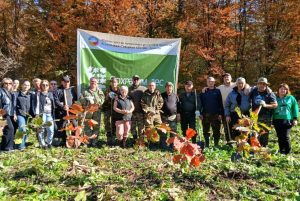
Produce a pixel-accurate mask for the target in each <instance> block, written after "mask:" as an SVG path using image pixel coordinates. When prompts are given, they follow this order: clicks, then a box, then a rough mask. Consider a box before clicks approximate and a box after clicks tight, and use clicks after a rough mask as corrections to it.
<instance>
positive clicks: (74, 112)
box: [69, 109, 82, 114]
mask: <svg viewBox="0 0 300 201" xmlns="http://www.w3.org/2000/svg"><path fill="white" fill-rule="evenodd" d="M69 112H71V113H72V114H80V113H82V112H81V111H78V110H73V109H69Z"/></svg>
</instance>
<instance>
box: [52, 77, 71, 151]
mask: <svg viewBox="0 0 300 201" xmlns="http://www.w3.org/2000/svg"><path fill="white" fill-rule="evenodd" d="M52 93H53V95H54V101H55V119H59V121H58V122H56V126H57V128H56V129H55V130H56V131H55V134H54V139H57V138H60V139H61V143H60V144H61V145H62V146H64V145H65V144H66V138H67V134H66V131H65V130H64V131H60V130H61V129H63V128H64V127H65V126H66V124H67V120H64V119H63V117H65V116H67V114H68V110H69V107H70V106H71V105H72V104H73V103H74V102H75V101H77V93H76V91H75V90H74V87H71V79H70V76H68V75H65V76H63V77H62V79H61V85H60V87H58V88H57V90H56V91H53V92H52ZM71 122H72V123H73V125H74V126H76V125H77V122H76V120H75V119H74V120H72V121H71Z"/></svg>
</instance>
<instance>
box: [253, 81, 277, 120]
mask: <svg viewBox="0 0 300 201" xmlns="http://www.w3.org/2000/svg"><path fill="white" fill-rule="evenodd" d="M249 99H250V102H251V104H252V111H255V110H256V109H257V108H258V107H259V105H260V101H262V100H263V101H265V102H266V104H270V103H277V101H276V96H275V94H274V93H273V92H270V91H268V90H266V91H264V92H259V91H258V88H257V87H254V88H253V89H252V90H251V92H250V94H249ZM272 113H273V109H268V108H264V107H262V108H261V110H260V112H259V115H258V116H259V117H262V118H266V119H271V117H272Z"/></svg>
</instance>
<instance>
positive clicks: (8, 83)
mask: <svg viewBox="0 0 300 201" xmlns="http://www.w3.org/2000/svg"><path fill="white" fill-rule="evenodd" d="M3 84H7V85H10V84H12V82H4V83H3Z"/></svg>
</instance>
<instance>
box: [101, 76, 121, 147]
mask: <svg viewBox="0 0 300 201" xmlns="http://www.w3.org/2000/svg"><path fill="white" fill-rule="evenodd" d="M104 95H105V99H104V103H103V105H102V111H103V112H104V126H105V131H106V139H107V145H108V146H112V145H114V144H115V136H116V135H115V132H116V127H115V119H114V117H113V104H114V99H115V97H117V96H119V95H120V88H119V86H118V80H117V78H116V77H111V79H110V85H109V87H108V88H107V89H106V90H105V92H104Z"/></svg>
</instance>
